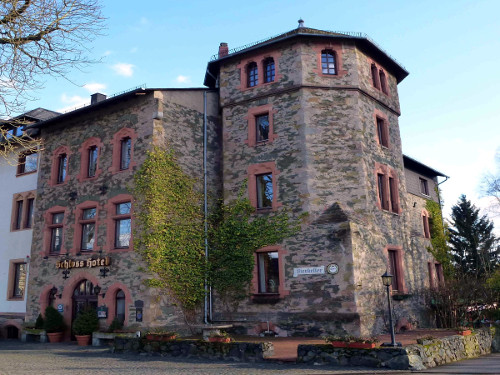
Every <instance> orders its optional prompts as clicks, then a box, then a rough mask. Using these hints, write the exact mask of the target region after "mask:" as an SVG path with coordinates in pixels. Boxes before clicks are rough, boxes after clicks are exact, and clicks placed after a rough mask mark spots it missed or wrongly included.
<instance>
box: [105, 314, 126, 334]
mask: <svg viewBox="0 0 500 375" xmlns="http://www.w3.org/2000/svg"><path fill="white" fill-rule="evenodd" d="M122 328H123V322H122V321H121V320H120V319H118V318H116V317H115V318H114V319H113V320H112V322H111V324H110V325H109V327H108V332H109V333H112V332H117V331H120V330H121V329H122Z"/></svg>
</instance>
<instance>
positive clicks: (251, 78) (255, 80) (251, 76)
mask: <svg viewBox="0 0 500 375" xmlns="http://www.w3.org/2000/svg"><path fill="white" fill-rule="evenodd" d="M258 84H259V69H258V68H257V63H255V62H251V63H250V64H248V66H247V86H248V87H254V86H257V85H258Z"/></svg>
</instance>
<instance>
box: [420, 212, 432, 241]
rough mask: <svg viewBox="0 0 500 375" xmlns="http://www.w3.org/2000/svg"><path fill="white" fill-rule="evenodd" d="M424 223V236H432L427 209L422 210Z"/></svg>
mask: <svg viewBox="0 0 500 375" xmlns="http://www.w3.org/2000/svg"><path fill="white" fill-rule="evenodd" d="M422 224H423V229H424V237H425V238H431V232H430V227H429V214H428V213H427V211H425V210H424V211H423V212H422Z"/></svg>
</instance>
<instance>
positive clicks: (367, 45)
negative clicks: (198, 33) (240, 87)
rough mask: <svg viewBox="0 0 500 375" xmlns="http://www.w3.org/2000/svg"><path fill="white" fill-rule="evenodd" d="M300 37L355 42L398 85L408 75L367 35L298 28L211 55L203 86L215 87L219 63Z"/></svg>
mask: <svg viewBox="0 0 500 375" xmlns="http://www.w3.org/2000/svg"><path fill="white" fill-rule="evenodd" d="M300 37H307V38H331V39H349V40H352V41H354V42H355V44H356V46H357V47H359V48H360V49H361V50H363V51H365V52H366V53H368V54H369V55H370V56H373V57H375V58H377V61H379V62H380V63H381V64H383V65H384V66H385V67H386V69H388V70H389V71H390V72H392V73H393V74H394V76H395V77H396V79H397V81H398V83H399V82H401V81H402V80H403V79H404V78H406V76H408V74H409V73H408V71H407V70H406V69H405V68H404V67H403V66H402V65H401V64H400V63H399V62H397V61H396V59H394V58H393V57H391V56H390V55H389V54H388V53H387V52H385V51H384V50H383V49H382V48H380V47H379V46H378V45H377V44H376V43H375V42H374V41H373V40H371V39H370V38H369V37H368V35H367V34H364V33H358V32H339V31H327V30H319V29H313V28H311V27H305V26H300V27H297V28H296V29H293V30H290V31H287V32H284V33H282V34H279V35H276V36H272V37H269V38H267V39H263V40H260V41H257V42H253V43H249V44H246V45H244V46H241V47H238V48H233V49H231V50H229V51H228V53H227V54H226V55H224V56H219V54H215V55H213V56H212V57H211V59H210V61H209V62H208V66H207V72H206V74H205V81H204V84H205V85H206V86H208V87H214V86H215V80H216V76H217V72H218V69H219V66H220V64H221V62H224V61H226V60H229V59H231V58H233V57H235V56H239V55H242V54H245V53H248V52H251V51H254V50H256V49H259V48H262V47H265V46H269V45H273V44H276V43H280V42H282V41H285V40H289V39H294V38H300Z"/></svg>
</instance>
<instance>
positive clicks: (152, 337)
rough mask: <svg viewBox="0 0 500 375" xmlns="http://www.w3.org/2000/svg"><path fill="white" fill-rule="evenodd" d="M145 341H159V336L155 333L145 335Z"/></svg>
mask: <svg viewBox="0 0 500 375" xmlns="http://www.w3.org/2000/svg"><path fill="white" fill-rule="evenodd" d="M146 340H148V341H161V335H158V334H156V333H148V334H147V335H146Z"/></svg>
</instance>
